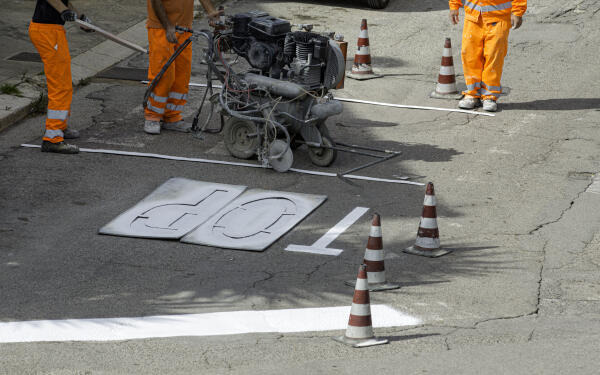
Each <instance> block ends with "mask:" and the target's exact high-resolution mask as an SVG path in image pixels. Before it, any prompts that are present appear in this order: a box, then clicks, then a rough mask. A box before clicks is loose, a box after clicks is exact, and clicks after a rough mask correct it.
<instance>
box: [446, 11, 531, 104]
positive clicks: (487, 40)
mask: <svg viewBox="0 0 600 375" xmlns="http://www.w3.org/2000/svg"><path fill="white" fill-rule="evenodd" d="M449 3H450V20H451V21H452V23H453V24H455V25H456V24H458V22H459V17H458V10H459V8H461V7H463V6H464V9H465V23H464V29H463V37H462V52H461V54H462V64H463V72H464V76H465V81H466V84H467V91H465V92H463V93H464V94H465V97H464V98H463V99H462V100H461V101H460V102H459V103H458V106H459V107H460V108H464V109H473V108H475V107H479V106H481V105H483V109H484V110H486V111H489V112H495V111H496V110H497V109H498V105H497V104H496V101H497V100H498V98H499V96H500V94H502V86H501V84H500V79H501V78H502V68H503V66H504V57H505V56H506V52H507V50H508V34H509V31H510V29H511V27H512V29H518V28H519V27H521V24H522V23H523V14H524V13H525V11H526V10H527V0H513V1H510V0H449ZM482 100H483V104H482V102H481V101H482Z"/></svg>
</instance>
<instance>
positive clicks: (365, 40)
mask: <svg viewBox="0 0 600 375" xmlns="http://www.w3.org/2000/svg"><path fill="white" fill-rule="evenodd" d="M369 45H370V43H369V27H368V26H367V20H366V19H365V18H363V20H362V23H361V25H360V34H359V35H358V50H357V51H356V54H355V55H354V64H353V65H352V71H351V72H350V73H348V74H347V76H348V78H353V79H357V80H365V79H373V78H379V77H382V76H381V75H380V74H376V73H375V72H373V66H372V65H371V52H370V50H369Z"/></svg>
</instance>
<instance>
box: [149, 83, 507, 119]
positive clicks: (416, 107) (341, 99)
mask: <svg viewBox="0 0 600 375" xmlns="http://www.w3.org/2000/svg"><path fill="white" fill-rule="evenodd" d="M142 83H148V81H142ZM189 85H190V86H191V87H207V85H206V84H205V83H193V82H191V83H190V84H189ZM213 88H216V89H222V88H223V86H219V85H213ZM334 99H336V100H339V101H341V102H349V103H361V104H370V105H378V106H384V107H394V108H406V109H422V110H430V111H445V112H458V113H469V114H472V115H480V116H490V117H494V116H496V115H495V114H493V113H486V112H477V111H469V110H465V109H453V108H439V107H425V106H419V105H403V104H393V103H380V102H373V101H369V100H358V99H350V98H338V97H334Z"/></svg>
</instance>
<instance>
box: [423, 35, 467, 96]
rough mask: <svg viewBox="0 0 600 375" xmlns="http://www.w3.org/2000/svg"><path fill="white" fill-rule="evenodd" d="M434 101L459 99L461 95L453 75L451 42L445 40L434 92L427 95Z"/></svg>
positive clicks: (447, 39)
mask: <svg viewBox="0 0 600 375" xmlns="http://www.w3.org/2000/svg"><path fill="white" fill-rule="evenodd" d="M429 96H430V97H432V98H436V99H460V98H462V96H463V95H462V93H460V92H458V89H457V88H456V76H455V74H454V59H453V58H452V42H451V41H450V38H446V43H445V44H444V52H443V53H442V65H441V66H440V75H439V76H438V83H437V85H436V86H435V91H434V92H432V93H431V95H429Z"/></svg>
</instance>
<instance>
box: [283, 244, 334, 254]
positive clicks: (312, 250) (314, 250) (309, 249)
mask: <svg viewBox="0 0 600 375" xmlns="http://www.w3.org/2000/svg"><path fill="white" fill-rule="evenodd" d="M285 250H286V251H294V252H296V253H309V254H319V255H333V256H338V255H340V254H341V253H343V252H344V250H341V249H328V248H318V247H315V246H314V245H312V246H303V245H288V246H287V247H286V248H285Z"/></svg>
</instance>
